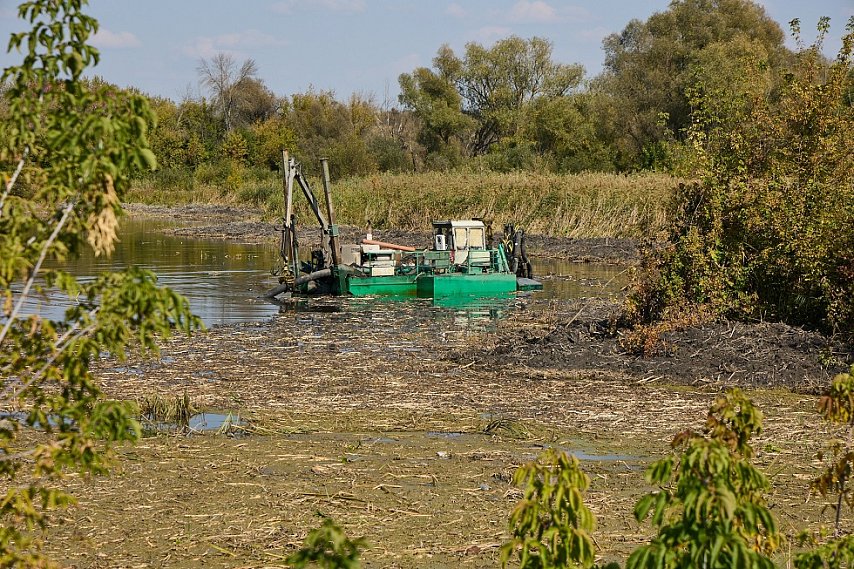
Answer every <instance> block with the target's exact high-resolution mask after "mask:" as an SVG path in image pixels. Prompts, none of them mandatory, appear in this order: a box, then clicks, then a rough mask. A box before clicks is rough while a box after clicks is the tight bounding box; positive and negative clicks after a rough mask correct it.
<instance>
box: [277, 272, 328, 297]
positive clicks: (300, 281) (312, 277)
mask: <svg viewBox="0 0 854 569" xmlns="http://www.w3.org/2000/svg"><path fill="white" fill-rule="evenodd" d="M331 276H332V269H321V270H319V271H314V272H313V273H309V274H307V275H303V276H301V277H299V278H297V279H294V283H293V285H291V284H289V283H282V284H280V285H279V286H277V287H275V288H271V289H270V290H268V291H267V292H265V293H264V298H273V297H274V296H278V295H280V294H282V293H283V292H287V291H288V290H290V289H291V287H293V288H294V289H295V288H297V287H298V286H301V285H304V284H306V283H309V282H311V281H316V280H318V279H325V278H327V277H331Z"/></svg>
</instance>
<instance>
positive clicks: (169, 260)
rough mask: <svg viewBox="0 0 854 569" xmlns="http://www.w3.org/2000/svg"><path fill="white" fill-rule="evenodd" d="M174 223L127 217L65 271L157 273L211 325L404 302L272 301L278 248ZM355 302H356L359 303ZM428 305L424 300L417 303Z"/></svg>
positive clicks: (608, 281)
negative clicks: (104, 251) (100, 247)
mask: <svg viewBox="0 0 854 569" xmlns="http://www.w3.org/2000/svg"><path fill="white" fill-rule="evenodd" d="M173 226H174V224H173V223H172V222H169V221H159V220H158V221H155V220H147V219H130V218H127V219H124V220H123V222H122V227H121V230H120V241H119V242H118V243H117V245H116V250H115V252H114V253H113V255H112V256H111V257H109V258H103V257H102V258H96V257H94V256H93V255H91V254H86V255H84V256H82V257H81V258H80V259H77V260H75V261H73V262H71V263H69V264H67V265H65V266H63V267H62V268H63V269H64V270H66V271H69V272H71V273H72V274H74V275H76V276H77V277H78V278H79V279H80V280H81V281H86V280H88V279H91V278H92V277H94V276H95V275H97V274H99V273H100V272H102V271H108V270H120V269H123V268H126V267H128V266H131V265H136V266H138V267H141V268H145V269H150V270H152V271H154V272H155V273H157V275H158V279H159V282H160V284H163V285H166V286H169V287H171V288H173V289H174V290H176V291H177V292H179V293H180V294H182V295H184V296H185V297H186V298H187V299H188V300H189V301H190V305H191V307H192V309H193V311H194V312H195V313H196V314H197V315H198V316H199V317H201V318H202V320H203V321H204V322H205V324H206V325H208V326H212V325H216V324H229V323H236V322H248V321H257V320H264V319H267V318H269V317H271V316H273V315H274V314H277V313H279V312H292V311H294V312H338V311H348V312H349V311H352V310H356V311H358V310H360V309H361V307H362V305H363V303H364V302H370V303H373V302H400V301H388V300H383V299H368V300H365V299H360V300H359V301H356V299H352V300H351V301H349V302H340V301H335V302H329V300H328V299H326V300H321V299H300V300H292V301H288V302H284V303H282V304H281V305H276V304H271V303H269V302H268V301H266V300H264V299H261V298H259V296H260V295H261V293H263V292H264V291H266V290H268V289H269V288H271V287H272V286H274V285H275V284H276V280H275V278H274V277H273V276H272V275H271V272H270V271H271V269H272V268H273V267H274V266H275V265H276V261H277V256H278V253H277V251H276V248H275V247H274V246H272V245H270V244H239V243H229V242H226V241H222V240H210V239H193V238H187V237H183V236H174V235H168V234H166V233H164V231H165V230H166V229H168V228H170V227H173ZM533 264H534V274H535V277H536V278H539V279H541V280H542V281H543V285H544V290H543V291H541V292H536V293H533V294H536V295H539V296H541V297H542V298H548V299H562V298H563V299H566V298H578V297H603V296H605V297H607V296H610V295H612V294H614V293H616V292H617V291H619V290H620V288H621V287H622V286H624V285H625V282H626V280H627V277H626V274H625V270H624V268H622V267H614V266H609V265H597V264H590V263H569V262H565V261H557V260H553V259H535V260H534V261H533ZM354 301H355V302H354ZM69 302H72V301H69V299H67V298H63V297H61V296H60V295H58V294H54V295H49V296H48V299H47V300H45V299H41V298H36V297H34V298H32V299H31V300H30V303H29V305H28V306H27V307H26V312H28V313H33V312H36V311H38V312H39V313H41V314H42V315H44V316H46V317H50V318H60V317H61V314H62V312H63V311H64V309H65V307H66V306H68V303H69ZM408 302H415V303H420V304H425V301H424V300H413V301H408ZM515 302H516V298H515V296H511V297H508V298H499V299H446V300H443V301H437V302H436V303H431V301H429V300H428V301H426V304H427V305H431V304H432V306H433V308H436V307H438V308H440V309H446V310H447V311H450V312H452V313H454V314H456V315H457V316H458V317H459V318H464V319H466V320H471V319H475V320H478V319H483V320H495V319H496V318H500V317H501V316H503V315H505V314H507V312H508V311H509V310H512V308H513V305H514V303H515Z"/></svg>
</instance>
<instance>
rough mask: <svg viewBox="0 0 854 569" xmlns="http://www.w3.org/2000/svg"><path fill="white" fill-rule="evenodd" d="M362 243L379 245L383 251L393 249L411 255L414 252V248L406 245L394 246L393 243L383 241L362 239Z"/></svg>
mask: <svg viewBox="0 0 854 569" xmlns="http://www.w3.org/2000/svg"><path fill="white" fill-rule="evenodd" d="M362 243H364V244H365V245H379V246H380V247H382V248H383V249H394V250H396V251H406V252H408V253H411V252H413V251H416V249H415V247H409V246H407V245H395V244H394V243H386V242H385V241H376V240H374V239H362Z"/></svg>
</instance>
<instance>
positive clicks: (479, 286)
mask: <svg viewBox="0 0 854 569" xmlns="http://www.w3.org/2000/svg"><path fill="white" fill-rule="evenodd" d="M515 291H516V275H513V274H508V273H483V274H465V273H448V274H444V275H421V277H419V279H418V296H420V297H422V298H444V297H449V296H496V295H501V294H504V293H508V292H515Z"/></svg>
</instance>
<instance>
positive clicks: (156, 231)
mask: <svg viewBox="0 0 854 569" xmlns="http://www.w3.org/2000/svg"><path fill="white" fill-rule="evenodd" d="M169 227H174V224H173V223H172V222H168V221H152V220H148V219H129V218H126V219H123V220H122V226H121V229H120V231H119V239H120V241H119V242H118V243H116V249H115V251H114V252H113V254H112V256H110V257H107V258H105V257H95V256H94V255H93V254H91V252H89V251H87V252H86V253H85V254H83V255H81V257H80V258H79V259H75V260H73V261H71V262H70V263H67V264H63V265H61V266H57V265H53V268H61V269H63V270H65V271H68V272H70V273H72V274H74V275H75V276H76V277H77V278H78V279H79V280H80V281H82V282H85V281H87V280H91V279H92V278H93V277H94V276H95V275H97V274H99V273H101V272H104V271H111V270H122V269H125V268H127V267H129V266H132V265H136V266H137V267H141V268H144V269H149V270H152V271H154V272H155V273H157V277H158V282H159V283H160V284H162V285H165V286H168V287H171V288H172V289H174V290H175V291H177V292H179V293H181V294H182V295H184V296H185V297H187V299H188V300H189V302H190V306H191V307H192V310H193V312H195V313H196V314H197V315H198V316H199V317H200V318H202V320H203V321H204V322H205V324H206V325H208V326H211V325H214V324H227V323H233V322H245V321H250V320H261V319H265V318H268V317H270V316H271V315H273V314H275V313H276V312H278V307H276V306H272V305H270V304H269V303H267V302H264V301H262V300H260V299H258V298H257V297H258V295H259V294H260V293H261V292H263V291H264V290H266V289H267V287H269V286H270V283H271V277H270V269H271V267H273V265H274V261H275V258H276V252H275V250H274V248H273V247H271V246H269V245H263V244H261V245H251V244H239V243H228V242H225V241H216V240H203V239H188V238H186V237H178V236H172V235H167V234H165V233H163V231H164V230H165V229H167V228H169ZM48 301H49V304H45V303H44V302H42V301H41V300H40V299H37V298H32V299H30V302H29V306H27V312H29V313H33V312H36V311H37V312H39V313H40V314H42V315H43V316H46V317H49V318H61V316H62V314H63V312H64V310H65V307H66V306H67V305H68V303H69V300H68V299H67V298H63V297H62V296H61V295H59V294H56V293H54V294H51V295H48Z"/></svg>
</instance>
